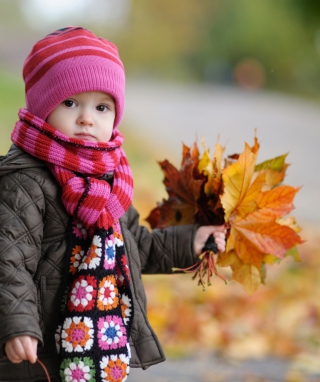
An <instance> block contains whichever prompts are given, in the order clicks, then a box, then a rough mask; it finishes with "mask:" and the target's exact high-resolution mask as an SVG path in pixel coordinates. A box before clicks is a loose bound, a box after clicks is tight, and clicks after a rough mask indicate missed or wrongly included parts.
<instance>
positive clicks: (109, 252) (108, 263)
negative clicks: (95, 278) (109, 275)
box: [104, 240, 116, 269]
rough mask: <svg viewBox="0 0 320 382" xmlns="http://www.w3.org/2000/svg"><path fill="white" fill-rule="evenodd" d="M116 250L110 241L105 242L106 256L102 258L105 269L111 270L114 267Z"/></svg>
mask: <svg viewBox="0 0 320 382" xmlns="http://www.w3.org/2000/svg"><path fill="white" fill-rule="evenodd" d="M115 258H116V249H115V244H114V242H113V241H112V240H107V241H106V254H105V258H104V267H105V269H113V268H114V265H115Z"/></svg>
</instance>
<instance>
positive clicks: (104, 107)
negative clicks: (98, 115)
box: [96, 105, 108, 111]
mask: <svg viewBox="0 0 320 382" xmlns="http://www.w3.org/2000/svg"><path fill="white" fill-rule="evenodd" d="M96 109H97V110H98V111H106V110H108V106H107V105H98V106H97V107H96Z"/></svg>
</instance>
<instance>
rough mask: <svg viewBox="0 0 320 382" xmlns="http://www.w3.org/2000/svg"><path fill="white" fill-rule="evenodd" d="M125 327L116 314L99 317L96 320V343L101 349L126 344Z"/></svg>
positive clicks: (114, 347)
mask: <svg viewBox="0 0 320 382" xmlns="http://www.w3.org/2000/svg"><path fill="white" fill-rule="evenodd" d="M126 343H127V336H126V328H125V327H124V325H123V323H122V319H121V318H120V317H117V316H107V317H100V318H99V321H98V345H99V346H100V348H101V349H103V350H109V349H117V348H120V347H124V346H126Z"/></svg>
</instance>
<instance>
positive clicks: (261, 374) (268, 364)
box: [128, 355, 320, 382]
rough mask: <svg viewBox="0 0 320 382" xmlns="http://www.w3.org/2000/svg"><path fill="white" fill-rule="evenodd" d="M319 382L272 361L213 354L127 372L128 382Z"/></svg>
mask: <svg viewBox="0 0 320 382" xmlns="http://www.w3.org/2000/svg"><path fill="white" fill-rule="evenodd" d="M151 381H152V382H284V381H292V382H319V381H320V375H319V374H310V373H301V372H299V371H298V370H295V369H294V368H290V364H289V362H287V361H283V360H277V359H274V358H267V359H260V360H259V359H258V360H244V361H227V360H226V359H222V358H218V357H216V356H213V355H211V356H210V355H205V356H202V357H194V358H185V359H181V360H167V361H166V362H165V363H160V364H158V365H155V366H152V367H150V368H148V369H147V370H141V369H131V371H130V376H129V378H128V382H151Z"/></svg>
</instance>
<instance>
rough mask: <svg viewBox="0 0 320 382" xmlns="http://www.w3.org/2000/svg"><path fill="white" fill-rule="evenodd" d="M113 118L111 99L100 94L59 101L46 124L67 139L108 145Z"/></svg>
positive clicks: (114, 109)
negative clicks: (106, 143)
mask: <svg viewBox="0 0 320 382" xmlns="http://www.w3.org/2000/svg"><path fill="white" fill-rule="evenodd" d="M115 116H116V108H115V102H114V99H113V98H112V97H111V96H110V95H109V94H107V93H103V92H85V93H79V94H75V95H73V96H71V97H70V98H67V99H66V100H64V101H63V102H61V103H60V104H59V105H58V106H57V107H56V108H55V109H53V111H52V112H51V113H50V114H49V116H48V118H47V122H48V123H49V124H50V125H51V126H53V127H54V128H55V129H57V130H58V131H60V132H61V133H62V134H64V135H67V136H68V137H70V138H77V139H83V140H86V141H90V142H108V141H109V140H110V138H111V136H112V131H113V123H114V119H115Z"/></svg>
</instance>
